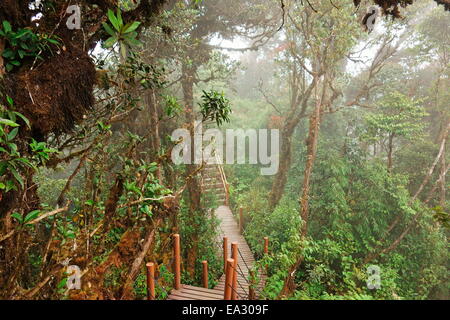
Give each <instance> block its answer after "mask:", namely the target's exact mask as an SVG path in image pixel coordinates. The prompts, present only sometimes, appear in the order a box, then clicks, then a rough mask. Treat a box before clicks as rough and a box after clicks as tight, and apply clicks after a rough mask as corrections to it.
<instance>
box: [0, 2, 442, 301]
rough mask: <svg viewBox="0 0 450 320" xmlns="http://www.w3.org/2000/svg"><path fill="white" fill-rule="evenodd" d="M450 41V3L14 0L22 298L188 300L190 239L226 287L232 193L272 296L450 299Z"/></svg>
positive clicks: (10, 10) (0, 128) (13, 246)
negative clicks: (223, 215) (176, 240)
mask: <svg viewBox="0 0 450 320" xmlns="http://www.w3.org/2000/svg"><path fill="white" fill-rule="evenodd" d="M373 8H376V10H375V9H374V10H375V11H371V10H372V9H373ZM378 12H379V14H378ZM369 24H371V25H370V26H369ZM449 48H450V1H448V0H423V1H419V0H416V1H414V0H344V1H339V2H334V1H332V0H303V1H302V0H282V1H279V0H242V1H235V0H220V1H219V0H192V1H180V0H140V1H134V0H116V1H114V0H97V1H85V0H77V1H69V0H61V1H59V0H58V1H53V0H40V1H25V0H2V1H1V2H0V299H36V300H43V299H51V300H56V299H76V300H85V299H86V300H87V299H93V300H95V299H99V300H103V299H124V300H132V299H144V298H145V297H146V296H147V295H149V290H150V289H149V287H148V282H147V281H148V274H147V269H146V264H147V263H150V262H151V263H154V265H155V266H156V271H155V272H156V278H157V279H158V283H157V286H156V293H155V294H154V296H152V298H156V299H161V300H163V299H167V298H168V297H169V296H170V293H171V291H172V290H173V289H174V279H176V278H177V268H175V267H174V261H175V254H174V252H173V248H172V241H173V237H174V235H179V236H180V238H181V239H182V248H181V261H182V263H181V282H182V283H183V284H189V285H193V286H199V287H200V286H202V281H204V272H205V271H204V264H203V265H202V262H204V261H207V262H208V265H209V269H208V270H207V274H208V275H209V284H207V286H209V287H210V289H213V288H215V287H216V288H217V287H220V286H221V282H220V281H221V279H222V274H223V272H224V265H223V264H224V263H225V262H224V261H223V252H222V251H221V250H222V248H221V246H222V244H221V243H220V241H221V237H222V236H223V232H224V230H223V223H224V221H223V219H222V220H221V219H220V217H218V216H217V214H215V213H214V212H216V209H217V208H221V207H227V208H229V209H230V213H234V215H235V219H237V221H239V224H238V225H239V228H240V229H239V230H240V231H239V232H241V233H242V235H243V238H242V239H244V240H243V241H245V243H246V244H247V243H248V246H249V250H250V251H249V254H250V255H251V256H252V257H255V259H256V262H255V265H254V266H253V267H254V269H255V270H254V271H255V273H254V274H253V272H252V273H251V274H252V276H250V272H249V274H246V276H248V277H249V279H247V280H246V281H248V282H249V283H250V282H251V281H257V282H259V283H260V286H259V287H258V290H257V291H258V292H257V295H258V297H259V299H293V300H304V299H318V300H319V299H320V300H324V299H325V300H327V299H449V286H450V283H449V279H448V270H449V251H448V236H449V225H450V217H449V200H448V196H447V191H448V188H449V185H448V179H446V175H447V172H448V169H449V165H448V156H449V146H448V141H449V139H448V136H449V129H450V108H449V105H450V94H449V90H448V88H449V87H450V80H449V76H450V69H449V67H450V55H449ZM199 126H200V127H201V129H200V130H203V131H200V132H201V133H200V135H201V137H200V139H205V141H208V142H210V143H211V141H213V143H211V146H212V145H215V144H216V143H217V144H218V143H219V142H220V141H219V142H218V140H221V139H222V138H220V137H225V138H223V139H222V140H224V141H222V143H223V144H226V146H224V148H223V149H222V150H218V149H217V150H216V149H215V150H214V152H211V155H213V158H214V161H217V162H214V163H212V164H211V163H209V162H208V161H207V160H208V159H207V158H205V156H204V154H205V152H206V151H211V150H209V149H208V148H207V147H206V146H204V147H205V148H204V149H202V150H200V151H198V150H194V149H195V142H198V140H196V139H198V136H199V134H198V132H199V131H198V130H199ZM208 129H209V131H208ZM252 130H253V131H252ZM174 132H176V133H178V135H175V134H174ZM204 132H206V133H204ZM274 132H275V133H276V134H277V135H275V133H274ZM231 133H232V134H234V135H235V136H234V137H233V136H231V139H232V140H233V144H232V154H231V156H229V152H230V150H231V149H230V148H228V146H227V145H228V143H229V142H230V139H228V137H229V134H231ZM269 134H271V135H269ZM204 136H207V137H208V138H207V139H206V138H204ZM218 137H219V138H218ZM268 137H269V138H268ZM191 138H192V139H191ZM210 138H211V139H210ZM235 138H236V141H237V144H239V141H243V144H242V145H243V148H242V149H239V147H237V148H236V150H234V147H235V145H234V139H235ZM262 138H267V139H266V140H268V141H270V142H269V143H268V144H267V145H264V146H261V141H263V140H261V139H262ZM208 139H209V140H208ZM214 139H215V140H214ZM246 141H247V142H246ZM252 141H256V142H257V143H259V145H257V146H256V145H255V144H252ZM191 142H192V144H191ZM191 145H192V146H191ZM278 146H279V150H276V148H277V147H278ZM227 148H228V149H227ZM205 150H206V151H205ZM252 150H253V151H254V153H255V154H257V156H256V158H255V159H253V158H252V156H251V154H252ZM269 151H270V152H269ZM276 151H278V152H276ZM177 152H178V153H180V154H182V157H181V158H182V159H183V161H180V163H177V162H176V161H174V160H173V154H174V153H177ZM264 152H265V153H264ZM199 154H200V160H198V161H193V159H198V157H199ZM221 156H223V158H224V159H223V161H222V159H221ZM227 157H228V158H227ZM235 158H236V161H235ZM189 159H190V160H189ZM217 159H219V160H217ZM261 159H262V160H263V161H262V162H261ZM188 160H189V161H188ZM272 164H274V167H275V164H276V169H277V170H276V172H275V173H274V174H273V175H272V174H269V175H264V174H261V172H264V170H263V169H264V168H266V169H267V167H268V166H269V165H272ZM233 219H234V218H233ZM265 237H268V238H269V239H270V250H268V248H267V247H268V245H265V244H264V241H263V239H264V238H265ZM252 261H253V260H252ZM69 266H72V267H73V266H75V267H76V269H77V270H78V271H77V272H79V275H80V277H79V278H81V281H80V285H79V287H77V288H75V289H73V288H72V287H70V283H71V281H72V280H73V275H71V273H70V272H68V270H71V269H69ZM72 269H73V268H72ZM261 270H263V271H261ZM368 270H369V271H368ZM370 270H376V272H375V273H376V275H378V273H380V278H377V279H381V280H380V281H381V284H380V285H379V286H378V285H375V286H373V285H372V283H371V282H370V281H369V280H368V279H369V278H371V276H373V275H374V274H373V272H372V271H370ZM247 271H250V268H249V270H247ZM250 278H251V279H250ZM256 278H258V279H256ZM255 279H256V280H255ZM78 280H80V279H78ZM369 282H370V285H369ZM249 283H247V284H246V286H247V287H248V288H250V287H251V285H250V284H249ZM175 289H176V285H175Z"/></svg>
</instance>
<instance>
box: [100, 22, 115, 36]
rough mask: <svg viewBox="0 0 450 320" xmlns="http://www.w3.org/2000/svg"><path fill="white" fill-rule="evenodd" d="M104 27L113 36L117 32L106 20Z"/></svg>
mask: <svg viewBox="0 0 450 320" xmlns="http://www.w3.org/2000/svg"><path fill="white" fill-rule="evenodd" d="M103 28H105V30H106V32H108V33H109V34H110V35H111V36H113V37H115V36H116V32H114V30H113V29H112V28H111V27H110V26H109V24H107V23H106V22H103Z"/></svg>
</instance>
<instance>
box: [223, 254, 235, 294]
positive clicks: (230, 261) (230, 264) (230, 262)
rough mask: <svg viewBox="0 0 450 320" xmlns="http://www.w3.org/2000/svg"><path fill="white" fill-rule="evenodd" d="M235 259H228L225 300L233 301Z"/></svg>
mask: <svg viewBox="0 0 450 320" xmlns="http://www.w3.org/2000/svg"><path fill="white" fill-rule="evenodd" d="M233 265H234V260H233V259H227V272H226V273H225V290H224V295H223V299H224V300H231V291H232V286H233Z"/></svg>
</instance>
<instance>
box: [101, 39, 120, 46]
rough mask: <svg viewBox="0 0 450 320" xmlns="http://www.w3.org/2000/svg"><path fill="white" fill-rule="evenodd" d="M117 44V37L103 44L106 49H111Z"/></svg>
mask: <svg viewBox="0 0 450 320" xmlns="http://www.w3.org/2000/svg"><path fill="white" fill-rule="evenodd" d="M116 42H117V38H116V37H110V38H108V39H107V40H106V41H105V42H104V43H103V46H104V47H105V48H111V47H112V46H113V45H114V44H115V43H116Z"/></svg>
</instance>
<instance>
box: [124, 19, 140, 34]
mask: <svg viewBox="0 0 450 320" xmlns="http://www.w3.org/2000/svg"><path fill="white" fill-rule="evenodd" d="M140 25H141V23H140V22H139V21H134V22H130V23H128V24H127V25H126V26H125V27H124V28H123V29H124V30H123V33H130V32H132V31H134V30H136V29H137V28H138V27H139V26H140Z"/></svg>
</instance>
